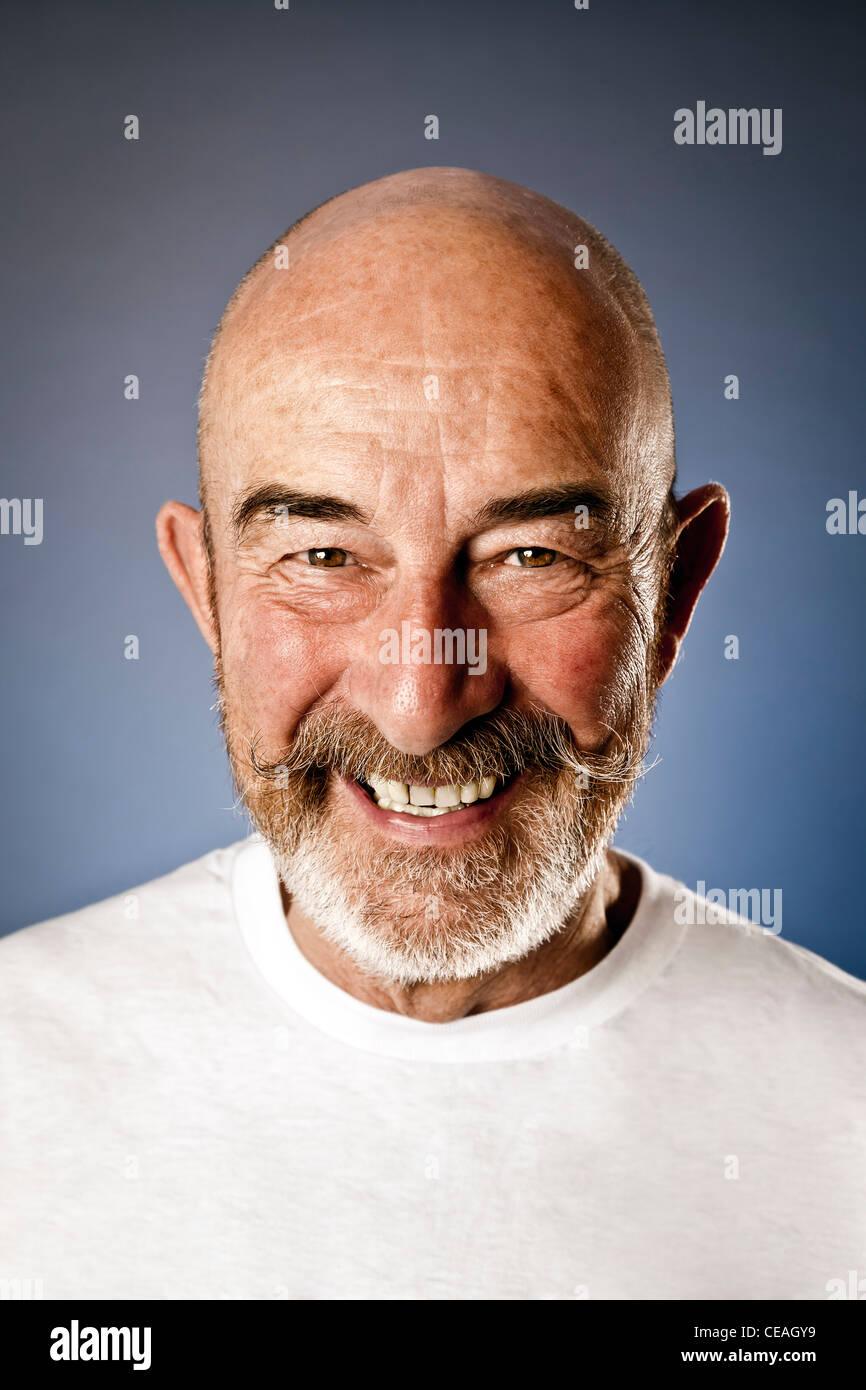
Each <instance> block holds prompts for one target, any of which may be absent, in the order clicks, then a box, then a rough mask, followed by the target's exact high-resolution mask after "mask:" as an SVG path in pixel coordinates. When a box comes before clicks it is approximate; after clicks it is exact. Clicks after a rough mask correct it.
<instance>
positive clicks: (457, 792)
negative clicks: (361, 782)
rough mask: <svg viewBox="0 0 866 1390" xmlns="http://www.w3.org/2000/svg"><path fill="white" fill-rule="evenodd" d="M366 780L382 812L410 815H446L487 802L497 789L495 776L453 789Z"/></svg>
mask: <svg viewBox="0 0 866 1390" xmlns="http://www.w3.org/2000/svg"><path fill="white" fill-rule="evenodd" d="M367 781H368V783H369V785H370V786H371V787H372V788H373V792H374V795H375V797H376V804H377V805H378V806H381V807H382V809H383V811H405V812H407V813H408V814H409V815H411V816H445V815H447V814H448V813H449V811H459V810H460V809H461V808H462V807H463V806H468V805H469V804H470V803H471V802H473V801H486V800H487V798H488V797H489V796H492V795H493V793H494V791H495V790H496V778H495V777H482V778H481V780H480V781H479V782H467V783H466V785H465V786H458V785H457V784H456V783H455V784H453V785H451V786H450V787H416V786H414V785H412V784H411V783H408V782H383V781H381V780H380V779H379V778H378V777H369V778H368V779H367Z"/></svg>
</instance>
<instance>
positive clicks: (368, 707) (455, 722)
mask: <svg viewBox="0 0 866 1390" xmlns="http://www.w3.org/2000/svg"><path fill="white" fill-rule="evenodd" d="M485 620H486V614H485V612H484V610H483V608H481V607H480V606H479V605H478V604H476V603H474V602H473V601H472V600H471V599H470V598H469V597H468V596H466V595H463V594H461V593H460V592H458V591H456V590H455V589H454V588H453V587H450V586H448V585H447V584H445V583H443V582H436V581H430V580H418V581H409V582H407V583H405V584H404V585H402V586H401V588H400V589H399V590H395V591H392V593H391V594H390V595H389V597H388V600H387V601H386V603H384V604H382V605H380V607H379V608H378V609H377V612H376V615H375V617H374V618H373V619H372V621H370V622H368V623H367V624H365V631H364V635H363V644H362V649H361V650H360V651H359V652H358V654H357V657H356V660H355V661H354V662H353V666H352V670H351V672H350V679H349V688H350V693H351V700H352V703H353V704H354V705H355V706H356V708H358V709H360V710H361V711H362V712H363V713H364V714H366V715H367V716H368V718H370V719H371V720H372V721H373V723H374V724H375V725H376V727H377V729H378V730H379V732H380V733H381V734H382V735H383V737H384V738H386V739H387V740H388V742H389V743H390V744H391V745H392V747H394V748H396V749H398V750H399V751H400V752H401V753H408V754H413V755H415V756H419V757H420V756H423V755H424V754H425V753H429V752H431V751H432V750H433V749H434V748H439V747H440V746H441V745H442V744H443V743H447V741H448V740H449V739H450V738H453V737H454V735H455V734H456V733H457V732H458V731H459V730H460V729H461V728H462V727H463V725H464V724H467V723H469V721H470V720H472V719H478V718H480V717H481V716H482V715H484V714H488V713H490V711H491V710H494V709H496V707H497V706H498V705H499V704H500V703H501V701H502V696H503V692H504V689H505V683H506V673H505V668H504V665H503V663H502V661H501V660H500V659H499V658H498V656H497V653H496V651H495V644H494V643H493V642H492V641H491V640H490V637H491V634H490V632H489V629H488V628H487V626H486V625H485Z"/></svg>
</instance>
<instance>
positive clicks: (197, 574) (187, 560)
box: [156, 502, 217, 653]
mask: <svg viewBox="0 0 866 1390" xmlns="http://www.w3.org/2000/svg"><path fill="white" fill-rule="evenodd" d="M156 540H157V544H158V546H159V553H160V555H161V556H162V558H163V560H164V561H165V566H166V569H167V570H168V572H169V574H170V575H171V577H172V579H173V580H174V582H175V584H176V585H177V587H178V588H179V589H180V591H181V593H182V594H183V596H184V598H185V599H186V601H187V604H188V606H189V610H190V612H191V613H192V616H193V617H194V618H195V620H196V622H197V623H198V626H199V630H200V632H201V634H202V636H203V637H204V640H205V641H206V642H207V644H208V646H209V647H210V649H211V651H212V652H214V653H215V652H216V650H217V630H216V624H215V622H214V619H213V616H212V614H211V607H210V590H209V586H208V563H207V549H206V547H205V543H204V516H203V514H202V513H201V512H197V511H196V510H195V508H194V507H187V506H186V504H185V503H183V502H166V503H165V505H164V506H162V507H160V509H159V514H158V516H157V518H156Z"/></svg>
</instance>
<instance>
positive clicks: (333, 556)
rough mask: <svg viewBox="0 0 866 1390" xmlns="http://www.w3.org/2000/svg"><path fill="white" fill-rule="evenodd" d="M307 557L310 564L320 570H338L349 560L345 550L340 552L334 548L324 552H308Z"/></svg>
mask: <svg viewBox="0 0 866 1390" xmlns="http://www.w3.org/2000/svg"><path fill="white" fill-rule="evenodd" d="M306 556H307V559H308V560H309V562H310V564H311V565H314V566H316V568H318V569H338V568H339V567H340V566H341V565H345V563H346V560H347V559H348V556H347V554H346V552H345V550H338V549H337V548H336V547H334V546H331V547H329V548H328V549H324V550H308V551H306Z"/></svg>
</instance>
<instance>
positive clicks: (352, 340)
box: [207, 210, 666, 983]
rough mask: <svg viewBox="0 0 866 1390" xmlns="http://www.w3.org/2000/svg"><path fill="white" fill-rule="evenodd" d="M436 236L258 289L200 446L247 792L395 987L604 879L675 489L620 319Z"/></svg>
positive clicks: (510, 932) (541, 270) (326, 262)
mask: <svg viewBox="0 0 866 1390" xmlns="http://www.w3.org/2000/svg"><path fill="white" fill-rule="evenodd" d="M446 220H447V219H446ZM446 231H447V228H446V227H445V226H444V224H443V225H438V224H437V217H436V216H435V215H431V213H430V211H429V210H424V213H423V216H421V215H420V213H419V215H418V217H417V220H413V218H412V217H411V216H408V217H407V216H406V215H405V214H404V215H403V217H402V219H401V221H400V223H399V225H396V226H388V225H387V223H386V225H385V226H384V227H383V226H382V225H381V223H380V224H377V226H376V228H375V229H374V231H373V232H368V233H367V234H366V237H364V236H359V235H357V234H353V235H351V236H348V235H347V236H346V237H344V238H342V239H341V238H339V237H338V238H337V239H336V240H334V241H331V242H330V243H329V244H328V245H327V247H326V248H325V249H324V250H323V251H321V252H317V251H315V250H314V251H312V252H310V253H309V254H308V255H307V256H306V257H305V258H304V259H302V260H301V262H300V264H299V265H298V266H297V267H293V268H292V270H291V272H289V274H290V275H291V279H290V280H282V279H281V272H280V271H279V270H272V271H269V272H268V273H267V278H266V280H265V281H264V282H263V284H262V285H261V286H260V287H259V289H258V290H257V292H256V295H255V296H254V297H253V298H252V299H250V300H248V301H247V303H246V304H244V303H242V304H241V306H240V309H239V311H238V313H237V315H236V316H235V319H234V320H233V322H232V324H231V325H230V328H229V330H228V331H227V332H226V335H225V341H224V342H223V344H222V346H221V351H220V358H219V364H220V365H219V369H218V371H217V372H216V373H215V379H214V381H213V382H212V385H211V390H212V395H213V400H214V405H213V406H212V407H211V409H212V411H213V413H214V416H215V419H214V423H213V427H212V431H211V434H210V436H209V438H208V445H207V447H208V450H209V451H210V454H211V456H212V462H211V464H210V468H211V474H210V481H209V484H208V499H207V500H208V516H209V525H210V531H211V535H212V545H213V559H214V569H213V588H214V595H215V600H216V618H217V621H218V631H219V650H218V677H219V681H220V690H221V698H222V711H223V719H224V724H225V729H226V736H227V742H228V746H229V752H230V756H231V759H232V764H233V767H234V771H235V775H236V778H237V781H238V784H239V786H240V789H241V791H242V794H243V796H244V799H245V801H246V803H247V805H248V806H249V808H250V810H251V812H252V814H253V816H254V819H255V820H256V822H257V824H258V827H259V829H260V830H261V831H262V833H263V834H264V835H265V836H266V838H268V839H269V841H270V842H271V844H272V847H273V848H274V851H275V853H276V857H277V862H278V865H279V867H280V869H281V872H282V874H283V877H284V879H285V881H286V884H287V887H288V889H289V891H290V892H291V893H293V894H294V895H295V896H296V897H297V899H298V901H299V903H300V905H301V906H302V907H304V908H305V910H306V911H307V912H308V914H309V915H310V916H311V917H312V918H313V920H315V921H316V922H317V924H318V925H320V927H321V928H322V930H323V931H324V932H325V933H326V934H327V935H329V936H331V937H332V938H333V939H335V940H337V941H338V943H339V944H340V945H342V946H344V947H345V948H346V949H347V950H349V951H350V953H352V954H353V955H354V956H355V958H356V959H357V960H358V961H359V962H360V963H361V964H362V965H364V966H366V967H367V968H369V969H371V970H375V971H378V972H379V973H381V974H383V975H385V976H389V977H390V978H392V979H399V980H401V981H402V982H404V983H410V982H413V981H415V980H419V979H430V978H448V977H449V976H450V977H452V978H453V977H460V976H467V975H473V974H476V973H479V971H482V970H487V969H493V968H495V967H496V966H497V965H498V964H501V963H503V962H504V961H505V960H508V959H514V958H516V957H517V956H519V955H522V954H524V953H525V952H526V951H528V950H531V949H533V948H534V947H535V946H537V945H538V944H540V942H541V941H542V940H544V939H546V938H547V936H549V935H550V934H551V933H552V932H553V931H555V930H556V929H557V928H558V927H559V926H561V925H562V923H563V922H564V920H565V919H566V917H567V916H568V915H569V913H570V912H572V911H574V910H575V907H576V906H577V905H578V903H579V901H580V897H581V895H582V894H583V893H584V892H585V891H586V889H587V886H588V884H589V883H590V882H591V880H592V877H593V876H594V874H595V872H596V870H597V868H598V864H599V856H600V853H601V851H602V848H603V845H604V842H605V840H606V839H607V837H608V836H609V834H610V832H611V829H612V826H613V823H614V822H615V820H616V817H617V815H618V813H619V811H620V810H621V808H622V805H623V804H624V802H625V800H626V799H627V796H628V792H629V789H630V781H631V778H632V777H633V775H634V773H635V772H636V770H637V766H638V765H639V762H640V758H641V756H642V754H643V752H644V750H645V746H646V741H647V738H648V733H649V723H650V718H651V706H652V695H653V691H652V688H651V687H652V659H653V642H654V636H655V623H654V618H655V614H656V609H657V606H658V600H659V584H660V554H659V546H658V534H659V523H660V516H661V509H662V505H663V501H664V496H665V492H666V488H664V487H663V486H662V485H661V484H658V486H657V487H656V488H655V490H647V487H646V484H645V483H644V484H643V485H641V483H640V481H639V480H640V479H641V478H642V477H644V478H645V477H646V476H647V474H645V473H642V472H641V470H640V468H639V467H638V463H639V455H640V450H641V448H642V447H648V445H646V441H647V440H649V439H651V437H652V431H651V430H649V429H648V428H646V425H645V412H644V408H643V405H642V398H643V397H642V390H641V378H640V372H639V365H638V357H637V354H636V352H635V350H634V348H633V346H632V339H631V337H630V334H629V332H628V330H627V327H626V325H625V323H624V321H622V319H621V318H620V317H619V316H618V315H617V313H616V311H615V310H614V309H612V307H611V305H610V304H609V302H608V301H607V300H606V298H605V297H603V296H602V295H601V294H600V293H598V292H597V291H596V290H595V289H594V286H593V283H592V282H591V281H590V280H589V279H588V278H587V279H585V280H584V281H583V282H581V280H580V272H578V271H570V272H569V268H568V267H567V266H563V265H560V264H557V263H556V262H555V261H553V260H551V259H546V258H543V257H541V256H540V255H538V254H537V253H534V252H532V251H529V250H527V249H526V248H523V247H520V246H516V245H515V243H514V240H513V238H507V237H505V236H504V235H500V234H497V233H495V232H491V230H490V228H489V227H483V228H479V229H478V230H477V231H475V232H474V231H473V229H472V227H471V226H467V228H466V229H465V231H464V234H463V235H462V236H461V238H460V239H459V241H458V242H456V243H455V242H454V240H453V239H452V241H451V243H450V250H449V253H448V255H447V256H444V257H443V256H442V254H441V251H440V249H439V246H440V241H439V238H441V236H443V235H445V233H446ZM283 274H285V272H283ZM648 472H649V470H648ZM447 633H451V634H454V633H456V634H458V637H457V638H456V639H455V638H454V637H448V636H447V635H446V634H447ZM424 634H426V639H425V637H424ZM437 634H438V636H437ZM460 634H463V638H462V640H463V641H464V642H465V643H466V646H465V655H464V660H463V661H461V660H460V659H459V657H460V653H461V645H460V641H461V639H460ZM437 654H438V658H439V659H438V660H437V659H436V658H437ZM581 767H583V768H584V769H585V771H586V772H588V773H589V774H591V775H590V776H589V779H588V780H587V778H586V776H581V775H580V771H579V769H580V768H581ZM493 777H495V778H496V785H495V789H494V790H493V792H492V794H488V795H486V796H485V795H484V793H490V787H491V779H492V778H493ZM368 779H372V782H371V781H370V780H368ZM485 779H486V780H485ZM389 781H390V782H392V783H396V784H404V785H405V787H406V788H407V792H406V794H408V795H409V796H410V798H411V800H410V805H411V804H412V803H413V802H416V801H418V802H422V803H423V802H426V801H429V800H431V799H432V800H433V801H434V802H436V801H438V802H440V803H444V804H440V805H438V806H436V805H434V806H433V807H424V806H420V807H418V810H417V813H413V811H412V810H409V811H403V810H400V809H399V807H400V806H401V805H403V804H405V803H404V801H403V795H404V794H403V792H402V790H401V788H400V786H399V785H398V786H397V788H396V789H395V788H394V787H391V788H390V789H389V788H387V787H386V785H385V784H386V783H387V782H389ZM446 784H447V788H448V789H447V790H440V793H439V796H438V798H437V797H436V794H435V791H433V792H430V791H429V790H426V791H425V790H421V791H419V790H417V788H424V789H432V788H435V787H440V788H443V787H445V785H446ZM410 786H414V787H415V788H416V790H415V791H412V790H409V788H410ZM460 786H462V787H463V788H464V791H463V792H462V793H461V796H462V800H461V801H460V803H459V805H457V806H451V805H450V804H449V803H451V802H453V801H454V800H455V798H456V795H457V789H458V788H459V787H460ZM476 793H480V795H478V796H476ZM377 799H378V800H382V801H384V802H385V803H386V805H385V806H384V807H382V806H380V805H378V804H377ZM430 811H438V812H440V814H429V812H430Z"/></svg>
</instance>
